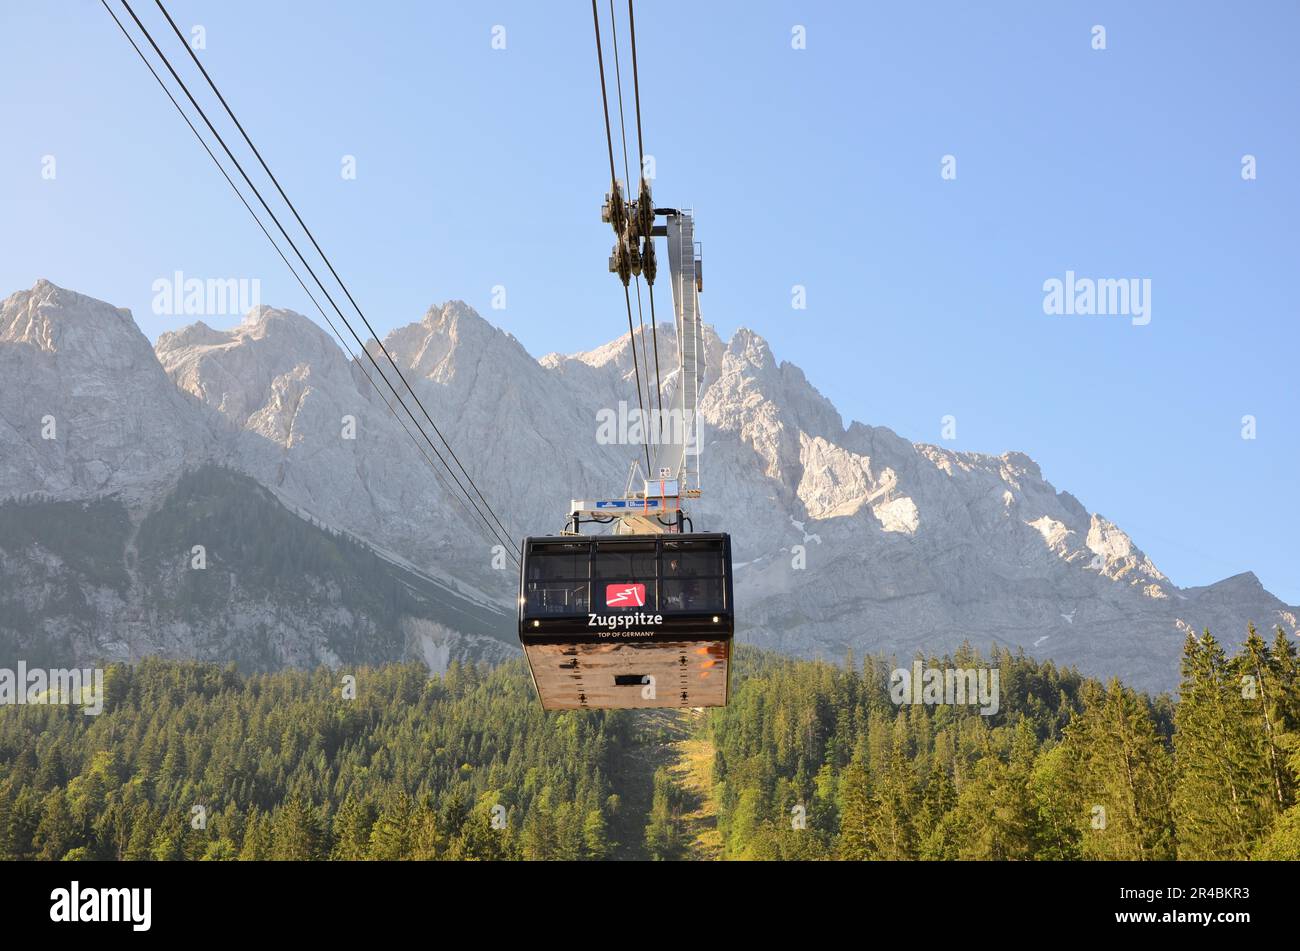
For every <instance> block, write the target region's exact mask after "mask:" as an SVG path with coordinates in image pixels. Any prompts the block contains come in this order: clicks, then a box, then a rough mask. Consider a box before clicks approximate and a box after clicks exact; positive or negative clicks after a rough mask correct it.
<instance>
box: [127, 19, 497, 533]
mask: <svg viewBox="0 0 1300 951" xmlns="http://www.w3.org/2000/svg"><path fill="white" fill-rule="evenodd" d="M154 3H155V4H156V5H157V7H158V9H159V10H161V11H162V14H163V16H164V17H166V18H167V22H168V23H169V24H170V25H171V28H172V32H174V33H175V34H176V38H177V39H178V40H180V43H181V45H182V46H183V47H185V51H186V52H187V53H188V54H189V56H190V59H192V60H193V61H194V65H195V66H197V67H198V68H199V72H201V73H202V74H203V78H204V79H205V80H207V83H208V86H210V87H211V89H212V91H213V93H215V94H216V97H217V99H218V100H219V101H220V103H221V105H222V107H223V108H224V109H225V110H226V114H227V115H228V116H230V119H231V121H232V122H234V124H235V127H236V128H237V129H238V130H239V133H240V135H242V136H243V137H244V141H245V142H247V143H248V147H249V148H250V149H252V151H253V155H255V156H256V157H257V161H258V162H259V163H260V164H261V166H262V168H263V170H264V171H265V172H266V174H267V176H268V177H270V179H271V181H272V183H273V184H274V185H275V189H276V191H278V192H279V193H280V197H281V198H282V199H284V203H285V204H286V205H288V206H289V210H290V211H291V212H292V213H293V216H294V218H295V219H296V220H297V222H298V225H299V226H300V227H301V228H302V230H303V232H304V233H305V234H306V235H307V238H308V240H310V241H311V244H312V247H313V248H315V249H316V253H317V254H319V255H320V257H321V260H322V261H324V262H325V266H326V267H327V268H328V269H329V272H330V274H332V275H333V277H334V280H336V281H337V282H338V285H339V287H341V288H342V289H343V293H344V294H345V295H346V296H347V299H348V301H349V302H350V303H351V304H352V307H353V309H355V310H356V312H357V314H358V316H360V317H361V321H362V323H364V324H365V327H366V330H368V331H370V335H371V336H372V337H373V338H374V340H375V343H376V344H377V345H378V346H379V349H380V350H381V351H383V354H384V356H385V357H387V358H388V362H389V364H390V365H391V366H392V368H393V370H394V372H396V374H397V377H398V379H400V380H401V381H402V383H403V385H404V386H405V387H406V389H407V391H408V392H409V393H410V394H411V399H412V400H414V401H415V405H416V406H417V407H419V409H420V412H421V413H422V414H423V415H424V418H425V419H427V420H428V421H429V425H430V426H432V427H433V431H434V433H436V434H437V436H438V439H439V440H440V441H441V442H442V444H443V446H444V447H445V448H446V450H447V454H448V455H450V456H451V458H452V461H453V462H455V463H456V466H457V467H458V468H459V469H460V471H461V473H462V474H463V475H464V476H465V480H466V481H467V482H468V483H469V485H470V487H471V488H472V489H473V490H474V493H475V495H477V496H478V498H479V501H480V502H482V503H483V507H484V508H485V509H487V512H488V514H489V515H491V516H492V519H493V521H495V522H496V523H497V527H498V528H500V530H501V531H502V532H503V533H504V534H505V535H506V538H507V539H509V538H510V537H512V536H511V535H510V532H509V531H508V530H507V529H506V527H505V525H504V524H502V522H501V519H500V518H498V517H497V514H496V512H495V511H493V509H492V506H491V505H490V504H489V503H488V501H487V499H486V498H484V497H483V493H482V492H481V491H480V490H479V487H478V486H477V485H476V484H475V482H474V479H473V477H472V476H471V475H470V474H469V472H468V471H467V470H466V469H465V466H464V464H463V463H461V461H460V458H459V457H458V456H457V455H456V451H455V450H454V449H452V447H451V443H449V442H448V441H447V437H446V436H444V435H443V434H442V430H440V429H439V428H438V424H437V423H435V422H434V421H433V417H432V416H430V415H429V411H428V410H427V409H425V407H424V404H423V403H421V402H420V398H419V397H418V396H416V394H415V390H414V389H413V388H412V387H411V384H410V383H409V382H408V381H407V379H406V377H405V375H404V374H403V373H402V370H401V368H400V367H398V365H397V361H396V360H394V359H393V355H392V354H391V353H389V352H388V348H387V347H385V346H384V344H383V341H382V340H380V339H379V334H378V333H376V332H375V329H374V328H373V327H372V326H370V321H369V320H368V319H367V318H366V315H365V313H364V312H363V311H362V310H361V307H360V306H359V305H358V304H357V302H356V299H355V298H354V297H353V296H352V292H351V291H350V290H349V289H348V286H347V284H345V283H344V282H343V278H341V277H339V274H338V271H336V270H335V269H334V265H333V264H332V263H331V262H330V259H329V257H328V256H327V255H326V254H325V252H324V251H323V250H322V249H321V246H320V245H319V244H318V243H317V241H316V236H315V235H313V234H312V232H311V229H310V228H308V227H307V223H306V222H305V221H303V220H302V216H301V215H299V214H298V209H297V208H296V207H295V206H294V204H293V202H292V201H290V200H289V196H288V195H286V194H285V193H284V189H283V188H281V187H280V181H279V179H277V178H276V177H275V173H274V172H272V171H271V168H270V166H268V165H267V164H266V160H265V159H263V158H262V153H261V152H260V151H258V148H257V146H256V145H254V144H253V140H252V139H251V138H249V135H248V133H247V132H246V131H245V130H244V126H243V124H242V123H241V122H240V121H239V119H238V118H237V117H236V116H235V113H234V111H233V110H232V109H231V108H230V104H229V103H227V102H226V97H225V96H223V95H222V94H221V90H220V89H218V88H217V84H216V83H215V82H213V81H212V77H211V76H210V75H208V71H207V70H206V69H205V68H204V66H203V63H201V62H200V61H199V58H198V55H197V54H196V53H195V52H194V48H193V47H192V46H190V44H189V43H188V42H186V40H185V36H184V35H183V34H182V33H181V31H180V29H179V28H178V27H177V26H176V21H175V20H173V19H172V16H171V14H170V13H168V12H167V8H166V7H165V6H163V4H162V0H154ZM123 4H124V5H125V0H123ZM127 9H128V10H129V9H130V7H129V6H128V8H127ZM132 16H133V17H134V14H132ZM141 29H143V27H141ZM150 42H151V43H152V40H151V41H150ZM159 55H161V53H159ZM340 316H342V315H341V314H340ZM345 323H346V319H345ZM358 343H359V344H360V345H361V346H363V347H364V346H365V345H364V344H361V342H360V339H359V338H358ZM367 352H369V350H368V348H367ZM506 547H507V549H508V548H510V547H511V546H510V545H509V544H507V546H506Z"/></svg>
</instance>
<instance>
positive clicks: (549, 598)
mask: <svg viewBox="0 0 1300 951" xmlns="http://www.w3.org/2000/svg"><path fill="white" fill-rule="evenodd" d="M524 597H525V598H527V599H528V605H527V612H526V613H528V614H535V615H536V614H586V613H587V583H586V582H585V581H530V582H528V584H527V585H526V586H525V591H524Z"/></svg>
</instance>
